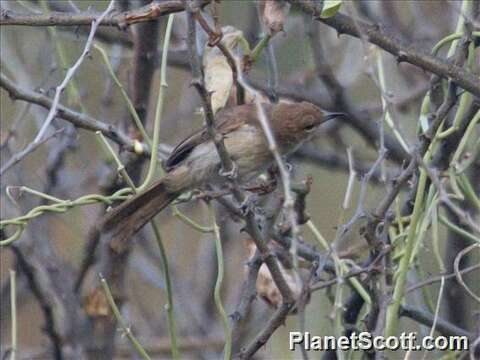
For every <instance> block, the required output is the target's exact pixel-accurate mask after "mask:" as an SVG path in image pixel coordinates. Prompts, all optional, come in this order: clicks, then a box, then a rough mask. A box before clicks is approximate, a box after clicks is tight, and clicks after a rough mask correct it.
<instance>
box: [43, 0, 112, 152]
mask: <svg viewBox="0 0 480 360" xmlns="http://www.w3.org/2000/svg"><path fill="white" fill-rule="evenodd" d="M114 4H115V1H114V0H112V1H110V3H109V4H108V7H107V8H106V9H105V11H104V12H102V13H101V14H100V16H99V17H98V19H95V20H93V22H92V28H91V30H90V34H89V35H88V38H87V41H86V43H85V47H84V49H83V52H82V54H81V55H80V57H79V58H78V59H77V61H76V62H75V64H73V66H72V67H71V68H69V69H68V71H67V73H66V74H65V78H64V79H63V81H62V82H61V84H60V85H59V86H57V87H56V89H55V96H54V97H53V102H52V106H51V108H50V111H49V112H48V115H47V118H46V119H45V122H44V123H43V125H42V127H41V128H40V131H39V132H38V134H37V136H36V137H35V139H34V140H33V142H34V143H36V142H39V141H40V140H41V139H42V138H43V135H44V134H45V132H46V131H47V129H48V127H49V125H50V123H51V122H52V120H53V118H54V117H55V115H56V114H57V111H58V109H57V108H58V104H59V102H60V95H61V94H62V92H63V89H65V88H66V86H67V85H68V82H69V81H70V79H72V77H73V76H74V75H75V72H76V71H77V69H78V68H79V67H80V65H81V64H82V62H83V60H84V59H85V57H86V56H87V54H88V53H89V51H90V47H91V46H92V44H93V38H94V36H95V31H96V30H97V28H98V24H99V23H101V22H102V20H103V19H104V18H105V17H106V16H107V14H108V13H109V12H110V11H111V10H112V9H113V5H114Z"/></svg>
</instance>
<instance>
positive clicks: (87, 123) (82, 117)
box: [0, 74, 150, 156]
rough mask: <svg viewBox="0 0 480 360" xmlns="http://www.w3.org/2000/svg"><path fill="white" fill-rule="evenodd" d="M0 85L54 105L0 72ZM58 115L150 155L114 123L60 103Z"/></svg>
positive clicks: (18, 96)
mask: <svg viewBox="0 0 480 360" xmlns="http://www.w3.org/2000/svg"><path fill="white" fill-rule="evenodd" d="M0 87H2V88H4V89H5V90H6V91H7V92H8V93H9V95H10V97H11V98H12V99H14V100H23V101H27V102H29V103H32V104H36V105H40V106H42V107H44V108H45V109H50V108H51V107H52V105H53V101H52V100H51V99H50V98H49V97H47V96H45V95H42V94H40V93H37V92H34V91H30V90H26V89H23V88H21V87H20V86H18V85H17V84H15V83H14V82H13V81H11V80H10V79H9V78H7V77H6V76H5V75H3V74H0ZM57 116H58V117H60V118H62V119H64V120H66V121H69V122H71V123H72V124H73V125H75V126H76V127H79V128H82V129H85V130H90V131H100V132H101V133H102V134H104V135H105V136H106V137H108V138H109V139H111V140H112V141H114V142H116V143H117V144H118V145H120V146H122V148H124V149H125V150H128V151H131V152H135V153H137V154H138V153H140V154H143V155H145V156H149V154H150V150H149V149H148V148H147V147H146V146H145V145H143V144H142V143H140V142H138V141H136V140H133V139H131V138H130V137H129V136H128V135H126V134H125V133H123V132H121V131H120V130H118V129H116V128H115V127H114V126H113V125H110V124H107V123H104V122H102V121H99V120H97V119H94V118H93V117H91V116H89V115H87V114H82V113H79V112H76V111H73V110H71V109H69V108H67V107H65V106H63V105H60V104H59V105H58V106H57ZM139 150H140V151H139Z"/></svg>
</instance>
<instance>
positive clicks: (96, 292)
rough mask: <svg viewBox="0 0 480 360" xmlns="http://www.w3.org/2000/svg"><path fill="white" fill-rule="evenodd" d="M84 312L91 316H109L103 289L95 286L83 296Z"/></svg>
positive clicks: (108, 307) (109, 312) (109, 311)
mask: <svg viewBox="0 0 480 360" xmlns="http://www.w3.org/2000/svg"><path fill="white" fill-rule="evenodd" d="M85 312H86V313H87V314H88V315H89V316H91V317H100V316H109V315H110V314H111V310H110V306H109V305H108V302H107V297H106V295H105V292H104V291H103V289H101V288H100V287H97V288H95V289H93V291H92V292H90V293H89V294H88V295H87V297H86V298H85Z"/></svg>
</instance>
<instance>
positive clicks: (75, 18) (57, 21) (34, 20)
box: [0, 0, 210, 28]
mask: <svg viewBox="0 0 480 360" xmlns="http://www.w3.org/2000/svg"><path fill="white" fill-rule="evenodd" d="M208 3H210V0H201V1H200V5H201V7H204V6H205V5H207V4H208ZM184 10H185V4H184V1H183V0H165V1H162V2H161V3H158V2H152V3H150V4H148V5H146V6H142V7H140V8H137V9H134V10H129V11H124V12H121V13H116V14H115V13H114V14H110V15H108V16H106V17H105V18H104V19H103V20H102V22H101V23H100V24H99V25H103V26H117V27H119V28H123V27H125V26H128V25H131V24H136V23H140V22H145V21H153V20H156V19H158V18H159V17H161V16H165V15H168V14H171V13H175V12H179V11H184ZM100 16H101V13H99V12H93V11H82V12H79V13H64V12H52V13H49V14H40V15H37V14H21V13H17V12H15V11H11V10H6V9H0V25H26V26H76V25H90V24H91V23H92V21H96V20H97V19H98V18H99V17H100Z"/></svg>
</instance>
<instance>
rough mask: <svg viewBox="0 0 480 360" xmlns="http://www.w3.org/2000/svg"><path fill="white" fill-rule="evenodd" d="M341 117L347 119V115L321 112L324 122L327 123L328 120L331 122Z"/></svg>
mask: <svg viewBox="0 0 480 360" xmlns="http://www.w3.org/2000/svg"><path fill="white" fill-rule="evenodd" d="M341 117H343V118H345V117H348V115H347V114H345V113H342V112H329V111H324V112H323V118H324V121H329V120H333V119H337V118H341Z"/></svg>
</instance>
